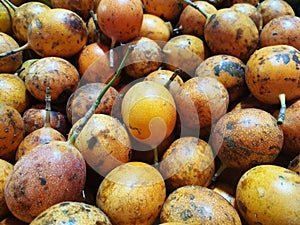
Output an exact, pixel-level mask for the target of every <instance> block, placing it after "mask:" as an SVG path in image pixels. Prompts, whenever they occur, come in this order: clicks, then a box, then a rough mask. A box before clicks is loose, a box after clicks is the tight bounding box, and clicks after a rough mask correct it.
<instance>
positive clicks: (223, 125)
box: [211, 108, 284, 170]
mask: <svg viewBox="0 0 300 225" xmlns="http://www.w3.org/2000/svg"><path fill="white" fill-rule="evenodd" d="M283 139H284V136H283V131H282V129H281V128H280V127H279V126H278V125H277V121H276V119H275V118H274V117H273V116H272V115H271V114H270V113H267V112H265V111H263V110H261V109H255V108H248V109H240V110H234V111H231V112H228V113H226V114H225V115H224V116H222V117H221V118H220V119H219V120H218V122H217V123H216V125H215V126H214V129H213V132H212V138H211V141H212V147H213V150H214V151H215V153H216V154H218V157H219V158H220V160H221V161H222V162H223V163H224V164H225V165H227V166H228V167H232V168H237V169H241V170H245V169H248V168H250V167H252V166H255V165H258V164H262V163H271V162H273V161H274V160H275V159H276V157H277V156H278V154H279V153H280V151H281V149H282V146H283Z"/></svg>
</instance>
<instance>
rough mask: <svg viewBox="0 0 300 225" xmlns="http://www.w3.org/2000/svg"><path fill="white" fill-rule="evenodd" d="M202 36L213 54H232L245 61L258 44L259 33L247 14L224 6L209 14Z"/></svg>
mask: <svg viewBox="0 0 300 225" xmlns="http://www.w3.org/2000/svg"><path fill="white" fill-rule="evenodd" d="M216 35H218V38H216ZM204 38H205V41H206V43H207V45H208V47H209V48H210V50H211V51H212V52H213V53H214V54H228V55H232V56H235V57H237V58H239V59H241V60H242V61H244V62H245V61H247V60H248V58H249V57H250V55H251V54H252V53H253V52H254V51H255V50H256V48H257V46H258V42H259V33H258V30H257V27H256V25H255V24H254V22H253V21H252V20H251V19H250V17H249V16H247V15H245V14H243V13H242V12H239V11H236V10H234V9H231V8H224V9H219V10H218V11H217V12H216V13H213V14H211V15H210V16H209V18H208V19H207V22H206V25H205V27H204Z"/></svg>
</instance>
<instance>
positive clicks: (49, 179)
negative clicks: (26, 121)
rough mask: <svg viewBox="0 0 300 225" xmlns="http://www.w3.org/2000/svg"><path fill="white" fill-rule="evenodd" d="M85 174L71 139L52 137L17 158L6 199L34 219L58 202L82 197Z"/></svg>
mask: <svg viewBox="0 0 300 225" xmlns="http://www.w3.org/2000/svg"><path fill="white" fill-rule="evenodd" d="M85 178H86V164H85V161H84V158H83V157H82V155H81V154H80V152H79V151H78V150H77V149H76V148H75V147H74V146H73V145H70V144H69V143H67V142H64V141H52V142H50V143H48V144H44V145H39V146H37V147H35V148H34V149H32V150H31V152H30V153H29V154H27V155H24V156H23V157H21V158H20V160H19V161H17V162H16V164H15V165H14V171H13V172H12V173H11V176H10V177H9V179H8V180H7V183H6V185H5V189H4V195H5V200H6V203H7V206H8V208H9V210H10V211H11V212H12V214H13V215H14V216H15V217H17V218H18V219H20V220H22V221H24V222H27V223H30V222H31V221H32V220H33V219H34V218H35V217H36V216H38V215H39V214H40V213H41V212H42V211H44V210H46V209H47V208H49V207H50V206H52V205H54V204H56V203H59V202H62V201H76V200H78V199H79V197H80V196H81V193H82V190H83V188H84V184H85Z"/></svg>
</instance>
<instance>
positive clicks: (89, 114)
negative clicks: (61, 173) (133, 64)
mask: <svg viewBox="0 0 300 225" xmlns="http://www.w3.org/2000/svg"><path fill="white" fill-rule="evenodd" d="M133 49H134V45H129V46H128V49H127V51H126V54H125V56H124V57H123V59H122V61H121V63H120V65H119V67H118V69H117V71H116V73H115V75H114V76H113V78H112V79H111V80H110V81H109V82H108V84H107V85H105V87H104V88H103V89H102V90H101V92H100V93H99V95H98V97H97V99H96V101H95V102H94V104H93V105H92V106H91V107H90V109H89V110H88V111H87V112H86V114H85V116H84V117H83V119H82V120H81V122H80V124H79V125H78V126H77V127H76V128H75V129H74V131H73V133H71V135H70V138H69V140H68V142H69V143H70V144H74V142H75V140H76V138H77V137H78V135H79V134H80V132H81V130H82V129H83V127H84V126H85V124H86V123H87V122H88V120H89V119H90V118H91V117H92V115H93V114H94V112H95V110H96V108H97V107H98V106H99V104H100V102H101V99H102V97H103V96H104V94H105V93H106V91H107V90H108V89H109V88H110V87H111V85H112V84H113V83H114V82H115V81H116V79H117V78H118V77H119V76H120V74H121V71H122V68H123V66H124V64H125V61H126V59H127V58H128V56H129V55H130V53H131V52H132V51H133Z"/></svg>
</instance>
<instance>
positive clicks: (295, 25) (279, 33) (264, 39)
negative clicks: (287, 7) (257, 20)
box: [260, 15, 300, 50]
mask: <svg viewBox="0 0 300 225" xmlns="http://www.w3.org/2000/svg"><path fill="white" fill-rule="evenodd" d="M299 30H300V18H299V17H297V16H290V15H286V16H280V17H276V18H274V19H272V20H271V21H270V22H268V23H267V24H266V25H265V26H264V28H263V29H262V31H261V33H260V47H265V46H271V45H281V44H284V45H290V46H293V47H295V48H296V49H298V50H300V38H299Z"/></svg>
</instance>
